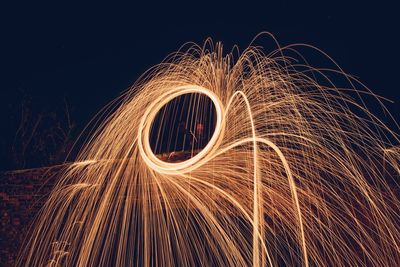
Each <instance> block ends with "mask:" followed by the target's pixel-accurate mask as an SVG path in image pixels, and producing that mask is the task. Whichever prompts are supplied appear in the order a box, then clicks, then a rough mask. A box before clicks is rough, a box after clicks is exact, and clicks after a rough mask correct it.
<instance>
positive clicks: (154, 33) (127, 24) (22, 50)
mask: <svg viewBox="0 0 400 267" xmlns="http://www.w3.org/2000/svg"><path fill="white" fill-rule="evenodd" d="M54 2H57V3H52V4H51V3H48V4H40V5H38V4H36V3H34V2H31V3H30V4H29V5H28V4H26V5H25V4H22V3H18V4H15V5H14V6H5V7H3V8H1V11H0V12H1V13H2V14H1V16H0V20H1V21H0V22H1V24H0V25H1V26H0V27H1V32H0V53H1V54H0V55H1V56H0V64H1V76H0V77H1V78H0V101H1V105H0V106H1V112H0V114H1V120H2V124H1V125H2V126H1V129H2V131H1V135H0V146H1V150H2V152H1V158H0V160H1V165H0V166H1V169H7V168H11V167H12V166H13V165H12V163H10V162H11V161H12V159H11V158H10V155H9V154H10V153H9V151H10V150H9V146H10V144H11V143H12V142H13V138H14V136H15V132H16V130H17V128H18V125H19V121H20V107H21V102H23V101H29V103H30V105H31V106H32V109H33V110H35V112H52V111H54V110H57V109H60V108H61V107H62V106H63V105H64V99H65V100H66V101H67V103H68V106H69V107H70V109H71V117H72V119H73V120H74V121H75V122H76V125H77V131H81V130H82V129H83V127H84V126H85V125H86V124H87V123H88V122H89V120H90V118H92V117H93V116H94V114H95V113H96V112H97V111H99V110H100V109H101V108H102V107H103V106H104V105H105V104H107V103H108V102H110V101H112V100H113V99H114V98H115V97H117V96H118V95H119V94H120V93H121V92H123V91H124V90H125V89H126V88H127V87H129V85H131V84H132V83H133V82H134V81H135V80H136V79H137V78H139V76H140V75H141V74H142V73H143V72H144V71H146V70H147V69H148V68H150V67H151V66H153V65H155V64H157V63H160V62H161V61H162V60H163V59H164V58H165V57H166V56H167V55H168V54H170V53H172V52H174V51H176V50H177V49H178V48H179V47H180V46H181V45H182V44H184V43H185V42H187V41H193V42H196V43H203V42H204V40H205V39H206V38H207V37H211V38H212V39H213V40H214V41H222V42H223V43H224V46H225V48H226V51H229V50H230V49H231V47H232V46H233V45H234V44H238V45H239V47H240V48H241V49H242V50H243V49H244V48H246V46H247V45H248V44H249V43H250V41H251V40H252V39H253V37H254V36H255V35H256V34H257V33H259V32H261V31H269V32H271V33H272V34H274V35H275V37H276V38H277V39H278V41H279V42H280V43H281V44H283V45H287V44H291V43H307V44H311V45H314V46H317V47H318V48H320V49H322V50H323V51H325V52H326V53H327V54H329V55H330V56H331V57H332V58H334V59H335V60H336V61H337V62H338V63H339V64H340V66H341V67H342V68H343V69H344V71H345V72H347V73H350V74H353V75H355V76H356V77H358V78H359V79H360V80H361V81H363V82H364V83H365V84H366V85H367V86H368V87H369V88H371V89H372V90H373V91H374V92H376V93H378V94H379V95H382V96H384V97H386V98H389V99H391V100H393V101H394V103H393V104H391V103H386V104H387V106H388V108H389V110H391V112H392V113H393V115H394V116H395V117H396V118H397V120H398V121H400V112H399V111H400V105H399V102H400V88H399V86H398V84H399V77H400V75H399V73H398V71H399V65H398V64H399V59H400V58H399V53H400V52H399V47H400V46H399V38H398V35H399V33H400V32H399V26H400V19H399V14H398V13H396V11H397V8H396V7H395V6H394V4H393V5H392V6H391V5H389V4H387V5H386V4H383V1H378V2H377V3H378V4H377V6H375V5H372V4H367V3H366V2H369V1H360V2H359V3H354V1H346V2H343V3H339V2H337V1H331V2H332V3H330V4H328V3H324V2H325V1H321V3H319V4H316V3H314V4H303V3H300V2H303V1H295V3H290V2H289V1H273V2H274V3H267V1H264V2H265V3H264V4H256V3H252V4H250V3H247V2H248V1H242V2H241V3H240V4H236V5H235V4H233V3H230V4H218V5H217V4H215V3H209V4H207V3H206V2H198V3H195V2H191V1H190V2H189V1H187V3H186V4H181V5H175V6H171V5H166V4H164V5H159V4H158V3H155V2H150V3H148V4H147V5H146V6H145V5H142V4H141V5H139V4H135V3H134V1H131V2H132V4H130V5H116V4H113V5H111V6H108V5H100V4H90V5H89V4H87V5H69V4H68V3H67V1H66V2H65V3H64V4H60V3H58V2H59V1H54ZM165 2H167V1H165ZM215 2H216V1H215ZM276 2H280V3H276ZM326 2H328V1H326ZM349 2H353V3H349ZM393 2H394V1H393ZM259 44H265V47H266V49H267V50H268V48H272V47H273V46H272V43H271V42H270V41H264V42H260V43H259ZM312 63H313V65H317V66H318V65H321V64H323V62H318V61H314V62H312ZM384 119H385V118H384Z"/></svg>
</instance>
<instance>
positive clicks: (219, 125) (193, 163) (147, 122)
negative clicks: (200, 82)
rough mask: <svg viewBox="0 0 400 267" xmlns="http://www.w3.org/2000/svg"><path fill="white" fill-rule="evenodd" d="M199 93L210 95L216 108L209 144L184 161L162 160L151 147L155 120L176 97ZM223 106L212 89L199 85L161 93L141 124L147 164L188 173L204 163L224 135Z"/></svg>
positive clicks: (168, 171)
mask: <svg viewBox="0 0 400 267" xmlns="http://www.w3.org/2000/svg"><path fill="white" fill-rule="evenodd" d="M190 93H198V94H203V95H206V96H208V97H209V98H210V99H211V101H212V102H213V104H214V106H215V110H216V124H215V130H214V133H213V135H212V137H211V139H210V141H209V142H208V144H207V145H206V146H205V147H204V148H203V149H202V150H201V151H200V152H199V153H198V154H197V155H195V156H193V157H192V158H190V159H188V160H185V161H183V162H177V163H171V162H165V161H162V160H160V159H159V158H157V157H156V155H155V154H154V153H153V151H152V149H151V147H150V130H151V125H152V123H153V120H154V119H155V117H156V115H157V114H158V112H159V111H160V109H161V108H162V107H164V106H165V105H166V104H167V103H168V102H170V101H171V100H173V99H174V98H176V97H178V96H181V95H185V94H190ZM222 118H223V106H222V103H221V101H220V100H219V98H218V97H217V96H216V95H215V94H214V93H213V92H212V91H210V90H208V89H206V88H204V87H201V86H197V85H192V86H180V87H176V88H175V89H173V90H171V91H169V92H167V93H165V94H163V95H160V96H159V97H158V98H157V99H156V100H155V101H154V102H153V104H152V105H150V106H149V107H148V108H147V110H146V112H145V113H144V115H143V117H142V120H141V122H140V124H139V131H138V147H139V151H140V154H141V156H142V158H143V160H144V161H145V162H146V164H147V165H148V166H149V167H150V168H151V169H153V170H155V171H157V172H159V173H164V174H176V173H186V172H189V171H191V170H193V169H195V168H197V167H198V166H200V165H202V164H203V163H204V161H205V159H204V156H205V155H206V154H207V153H209V152H210V151H212V150H213V148H214V145H215V144H216V143H217V141H218V140H219V139H220V138H221V137H222V133H223V128H224V127H223V120H222Z"/></svg>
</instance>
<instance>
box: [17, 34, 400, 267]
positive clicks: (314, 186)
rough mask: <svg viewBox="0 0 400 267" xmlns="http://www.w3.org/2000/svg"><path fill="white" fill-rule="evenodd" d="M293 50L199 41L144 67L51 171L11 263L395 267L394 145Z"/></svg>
mask: <svg viewBox="0 0 400 267" xmlns="http://www.w3.org/2000/svg"><path fill="white" fill-rule="evenodd" d="M295 48H296V46H287V47H278V49H276V50H275V51H273V52H271V53H269V54H265V53H264V52H263V49H261V48H260V47H254V46H252V47H249V48H248V49H246V50H245V51H243V52H242V53H239V52H238V49H237V50H233V51H232V52H231V53H228V54H227V55H224V53H223V49H222V45H221V44H219V43H218V44H216V45H214V44H212V42H211V41H207V42H206V44H205V45H204V46H203V47H199V46H196V45H192V46H190V47H189V48H188V49H186V50H183V49H182V50H181V51H179V52H177V53H175V54H173V55H172V56H171V57H169V58H168V59H167V60H166V61H165V62H163V63H162V64H160V65H158V66H156V67H154V68H152V69H151V70H150V71H149V72H147V73H146V74H145V75H144V76H143V78H141V79H139V81H138V82H136V83H135V85H134V86H132V88H131V89H129V90H128V91H127V92H126V93H125V94H124V95H123V96H122V97H121V99H120V104H119V105H118V106H117V107H116V108H115V110H113V111H112V112H108V113H104V114H105V116H104V119H103V120H101V121H100V123H99V124H98V125H97V128H96V131H95V132H94V133H93V134H92V135H91V136H90V138H89V139H88V140H87V141H86V143H85V145H84V147H83V149H82V150H81V152H80V154H79V155H78V157H77V159H76V160H75V162H74V163H72V164H71V165H70V166H69V167H68V168H67V169H66V170H65V171H64V172H63V174H62V178H61V180H60V181H59V183H58V184H57V185H56V186H55V188H54V190H53V192H52V193H51V195H50V197H49V199H48V201H47V203H46V205H45V207H44V208H43V209H42V211H41V213H40V215H39V216H38V218H37V220H36V222H35V224H34V230H33V233H32V235H31V236H30V237H29V238H28V240H27V246H26V249H25V250H24V251H23V252H22V253H21V258H20V260H19V265H20V266H332V265H334V266H399V265H400V248H399V245H400V241H399V240H400V218H399V214H400V211H399V207H400V203H399V190H398V188H399V187H398V184H397V180H396V179H398V175H399V158H400V149H399V147H398V141H399V136H398V135H397V134H396V133H395V132H394V131H392V130H391V129H389V128H388V127H387V126H385V124H383V123H382V122H381V121H380V120H379V119H378V118H377V117H376V116H375V115H374V114H372V113H371V112H370V111H369V110H368V109H367V107H366V105H364V102H363V100H364V99H365V98H370V99H373V100H375V101H376V103H380V98H379V97H377V96H375V95H374V94H373V93H371V92H370V91H369V90H368V89H367V88H365V87H364V86H363V85H362V84H361V83H360V82H358V81H357V80H356V79H355V78H354V77H352V76H350V75H347V74H345V73H343V72H342V71H341V69H340V68H339V67H335V68H334V69H318V68H313V67H311V66H309V65H308V63H307V62H306V61H305V60H304V58H303V57H302V56H301V55H300V53H298V52H297V51H296V50H295ZM335 66H336V65H335ZM338 80H340V84H342V83H344V82H346V84H347V87H344V86H342V85H338V84H337V83H336V81H338ZM382 108H384V107H383V106H382Z"/></svg>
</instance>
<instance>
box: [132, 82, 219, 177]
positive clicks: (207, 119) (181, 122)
mask: <svg viewBox="0 0 400 267" xmlns="http://www.w3.org/2000/svg"><path fill="white" fill-rule="evenodd" d="M222 114H223V109H222V104H221V102H220V100H219V99H218V97H217V96H216V95H215V94H214V93H213V92H211V91H210V90H208V89H205V88H203V87H199V86H189V87H178V88H175V89H174V90H171V91H168V92H167V93H165V94H163V95H160V96H159V97H158V98H157V99H155V100H154V102H153V103H152V105H150V106H149V107H148V109H147V110H146V112H145V114H144V116H143V118H142V121H141V124H140V128H139V138H138V145H139V150H140V153H141V155H142V157H143V159H144V161H145V162H146V163H147V165H148V166H149V167H151V168H152V169H154V170H156V171H158V172H161V173H171V174H172V173H176V172H179V173H182V172H186V171H190V170H191V169H193V168H194V167H195V166H196V165H197V164H201V162H202V160H203V159H204V157H205V155H207V153H209V152H210V151H212V150H213V147H214V145H215V144H216V142H217V141H218V140H219V137H220V136H221V132H222V131H221V130H222V117H223V115H222Z"/></svg>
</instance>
